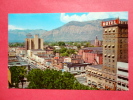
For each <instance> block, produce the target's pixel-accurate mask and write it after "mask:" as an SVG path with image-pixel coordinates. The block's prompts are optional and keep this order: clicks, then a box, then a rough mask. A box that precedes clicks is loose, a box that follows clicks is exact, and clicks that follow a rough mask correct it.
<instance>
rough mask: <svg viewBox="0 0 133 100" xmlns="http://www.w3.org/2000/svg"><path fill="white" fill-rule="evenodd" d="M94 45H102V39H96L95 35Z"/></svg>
mask: <svg viewBox="0 0 133 100" xmlns="http://www.w3.org/2000/svg"><path fill="white" fill-rule="evenodd" d="M94 46H95V47H100V46H102V41H100V40H98V37H97V36H96V39H95V43H94Z"/></svg>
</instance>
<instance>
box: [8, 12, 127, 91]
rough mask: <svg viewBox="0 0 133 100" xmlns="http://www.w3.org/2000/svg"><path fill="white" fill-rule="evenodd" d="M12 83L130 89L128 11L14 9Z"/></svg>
mask: <svg viewBox="0 0 133 100" xmlns="http://www.w3.org/2000/svg"><path fill="white" fill-rule="evenodd" d="M8 87H9V88H10V89H12V88H20V89H65V90H66V89H67V90H113V91H127V90H129V66H128V12H127V11H123V12H85V13H83V12H82V13H14V14H13V13H10V14H8Z"/></svg>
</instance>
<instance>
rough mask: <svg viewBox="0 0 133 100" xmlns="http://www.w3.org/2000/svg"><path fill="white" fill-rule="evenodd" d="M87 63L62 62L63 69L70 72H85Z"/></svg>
mask: <svg viewBox="0 0 133 100" xmlns="http://www.w3.org/2000/svg"><path fill="white" fill-rule="evenodd" d="M87 65H90V64H89V63H66V62H65V63H64V65H63V70H64V71H67V72H70V73H72V74H78V73H85V71H86V67H87Z"/></svg>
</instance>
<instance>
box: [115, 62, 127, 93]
mask: <svg viewBox="0 0 133 100" xmlns="http://www.w3.org/2000/svg"><path fill="white" fill-rule="evenodd" d="M128 71H129V68H128V63H125V62H117V90H129V88H128V86H129V81H128V80H129V73H128Z"/></svg>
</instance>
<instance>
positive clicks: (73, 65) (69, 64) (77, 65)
mask: <svg viewBox="0 0 133 100" xmlns="http://www.w3.org/2000/svg"><path fill="white" fill-rule="evenodd" d="M64 63H66V64H67V67H82V66H87V65H91V63H71V62H64Z"/></svg>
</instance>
